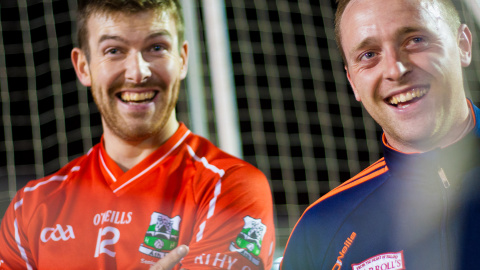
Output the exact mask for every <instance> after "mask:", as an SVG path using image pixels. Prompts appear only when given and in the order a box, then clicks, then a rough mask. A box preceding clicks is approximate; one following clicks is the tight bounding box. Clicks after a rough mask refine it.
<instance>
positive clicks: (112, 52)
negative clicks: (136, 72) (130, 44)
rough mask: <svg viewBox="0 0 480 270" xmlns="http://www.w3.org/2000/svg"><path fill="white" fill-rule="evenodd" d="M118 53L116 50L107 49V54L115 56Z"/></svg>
mask: <svg viewBox="0 0 480 270" xmlns="http://www.w3.org/2000/svg"><path fill="white" fill-rule="evenodd" d="M118 52H119V51H118V49H116V48H112V49H108V50H107V54H117V53H118Z"/></svg>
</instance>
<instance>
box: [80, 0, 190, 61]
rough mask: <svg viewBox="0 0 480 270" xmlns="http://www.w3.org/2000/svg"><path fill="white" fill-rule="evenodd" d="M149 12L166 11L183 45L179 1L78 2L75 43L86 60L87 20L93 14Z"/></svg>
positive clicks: (87, 0)
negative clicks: (173, 21) (172, 20)
mask: <svg viewBox="0 0 480 270" xmlns="http://www.w3.org/2000/svg"><path fill="white" fill-rule="evenodd" d="M149 10H162V11H167V12H169V13H170V15H171V16H172V17H173V18H174V20H175V24H176V28H177V35H178V39H179V44H182V43H183V40H184V32H185V24H184V20H183V12H182V5H181V4H180V2H179V0H78V11H77V42H78V46H79V47H80V49H82V50H83V51H84V52H85V54H86V56H87V59H89V56H90V49H89V46H88V27H87V21H88V18H89V17H90V16H91V15H92V14H95V13H112V12H121V13H125V14H135V13H139V12H143V11H149Z"/></svg>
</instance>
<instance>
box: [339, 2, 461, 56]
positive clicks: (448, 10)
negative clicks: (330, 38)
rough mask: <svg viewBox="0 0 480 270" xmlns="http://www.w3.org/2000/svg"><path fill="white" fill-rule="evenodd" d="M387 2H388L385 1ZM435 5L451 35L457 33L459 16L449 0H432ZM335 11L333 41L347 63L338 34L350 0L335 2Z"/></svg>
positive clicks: (340, 36) (340, 37)
mask: <svg viewBox="0 0 480 270" xmlns="http://www.w3.org/2000/svg"><path fill="white" fill-rule="evenodd" d="M386 1H388V0H386ZM432 1H433V2H435V3H440V5H439V7H440V10H441V12H442V16H443V17H444V18H445V19H446V21H447V23H448V24H449V25H450V28H451V30H452V31H453V33H457V30H458V27H460V16H459V15H458V11H457V9H456V8H455V5H454V4H453V2H452V1H451V0H432ZM336 2H337V11H336V12H335V41H336V42H337V46H338V49H339V50H340V54H341V55H342V58H343V61H344V62H345V64H346V63H347V61H346V58H345V53H344V51H343V47H342V35H341V33H340V23H341V22H342V16H343V12H344V11H345V8H346V7H347V6H348V4H349V3H350V2H351V0H336Z"/></svg>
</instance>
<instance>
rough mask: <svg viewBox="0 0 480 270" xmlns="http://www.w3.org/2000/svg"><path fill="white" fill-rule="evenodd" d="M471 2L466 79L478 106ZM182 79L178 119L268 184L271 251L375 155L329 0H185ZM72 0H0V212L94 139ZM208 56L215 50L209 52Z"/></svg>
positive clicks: (478, 60) (479, 68) (374, 135)
mask: <svg viewBox="0 0 480 270" xmlns="http://www.w3.org/2000/svg"><path fill="white" fill-rule="evenodd" d="M476 1H477V0H457V2H456V5H457V6H458V8H459V10H460V13H461V15H462V17H463V22H465V23H467V24H468V25H469V27H470V29H471V31H472V32H473V35H474V37H473V42H474V44H473V47H474V53H473V63H472V65H471V66H470V67H469V68H467V69H466V70H465V71H466V73H465V74H466V76H465V83H466V88H467V89H468V91H469V93H468V95H469V97H470V98H471V99H472V100H473V101H474V102H475V103H476V104H477V105H478V104H480V85H479V84H480V83H479V80H478V78H479V77H480V76H479V75H480V51H479V42H478V37H480V31H479V29H478V22H477V21H476V20H477V19H479V18H480V15H478V14H479V8H478V3H477V2H476ZM182 2H183V3H184V12H185V15H186V16H185V19H186V26H187V33H186V37H187V39H188V40H189V41H190V45H191V47H190V48H191V49H192V50H191V52H190V53H191V55H190V57H191V58H190V63H189V75H188V77H187V79H186V80H185V83H184V85H183V86H182V93H181V95H180V98H179V103H178V106H177V113H178V115H179V120H180V121H182V122H185V123H186V125H187V126H188V127H190V128H191V129H192V130H193V131H194V132H196V133H198V134H200V135H202V136H205V137H207V138H208V139H210V140H211V141H213V142H214V143H216V144H217V145H219V146H220V147H221V148H223V149H225V150H226V151H227V152H230V153H232V154H234V155H236V156H239V157H242V158H243V159H245V160H247V161H248V162H250V163H252V164H253V165H255V166H257V167H258V168H259V169H260V170H261V171H263V173H265V175H266V176H267V178H268V179H269V180H270V184H271V187H272V193H273V199H274V206H275V209H274V210H275V215H276V220H275V222H276V228H277V254H281V253H282V252H283V248H284V246H285V243H286V241H287V239H288V235H289V234H290V231H291V230H292V228H293V227H294V225H295V223H296V221H297V220H298V218H299V217H300V215H301V214H302V212H303V211H304V210H305V208H306V207H307V206H308V205H309V204H311V203H313V202H314V201H315V200H317V199H318V198H319V197H320V196H322V195H323V194H325V193H327V192H328V191H329V190H331V189H332V188H334V187H336V186H337V185H339V184H340V183H342V182H343V181H345V180H348V179H349V178H350V177H351V176H353V175H355V174H356V173H358V172H359V171H360V170H361V169H363V168H365V167H367V166H368V165H369V164H370V163H372V162H374V161H376V160H377V159H378V158H380V157H381V149H380V144H379V138H380V136H381V130H380V128H379V127H378V126H377V125H376V124H375V123H374V121H373V120H372V119H371V118H370V117H369V116H368V115H367V114H366V112H365V111H364V109H363V108H362V106H361V104H359V103H358V102H357V101H355V99H354V97H353V95H352V94H351V89H350V88H349V86H348V84H347V80H346V76H345V72H344V69H343V63H342V59H341V56H340V54H339V53H338V50H337V48H336V44H335V41H334V29H333V18H334V13H335V3H334V0H320V1H317V0H315V1H313V0H255V1H235V0H225V1H221V0H203V1H201V0H198V1H197V0H183V1H182ZM76 7H77V3H76V0H45V1H40V0H17V1H10V0H0V19H1V20H0V93H1V96H0V99H1V100H0V114H1V117H0V126H1V131H0V217H2V216H3V214H4V211H5V210H6V208H7V206H8V204H9V203H10V201H11V199H12V198H13V196H14V194H15V192H16V191H17V190H18V189H20V188H21V187H23V186H24V185H25V184H26V183H27V182H28V181H29V180H32V179H37V178H40V177H43V176H45V175H48V174H50V173H53V172H55V171H56V170H58V169H59V168H60V167H61V166H63V165H65V164H66V163H67V162H69V161H70V160H72V159H74V158H76V157H78V156H80V155H82V154H83V153H86V152H87V151H88V150H89V149H90V148H91V147H92V146H93V145H94V144H95V143H97V142H99V139H100V136H101V134H102V129H101V121H100V116H99V114H98V111H97V109H96V107H95V105H94V103H93V100H92V97H91V95H90V93H89V90H88V89H86V88H85V87H83V86H82V85H81V84H80V83H79V82H78V81H77V80H76V76H75V72H74V70H73V67H72V65H71V61H70V51H71V49H72V47H73V46H75V23H74V21H75V10H76ZM212 52H213V53H212Z"/></svg>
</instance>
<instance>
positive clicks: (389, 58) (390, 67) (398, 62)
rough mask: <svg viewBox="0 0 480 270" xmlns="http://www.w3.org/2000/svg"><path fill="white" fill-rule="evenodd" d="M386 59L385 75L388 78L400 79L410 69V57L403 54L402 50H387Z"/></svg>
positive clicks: (392, 79) (391, 79)
mask: <svg viewBox="0 0 480 270" xmlns="http://www.w3.org/2000/svg"><path fill="white" fill-rule="evenodd" d="M384 61H385V69H384V76H385V79H387V80H390V81H398V80H400V79H402V78H403V76H405V74H407V73H408V72H409V71H410V63H409V60H408V57H407V56H403V55H401V53H400V52H396V51H391V52H386V53H385V59H384Z"/></svg>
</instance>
